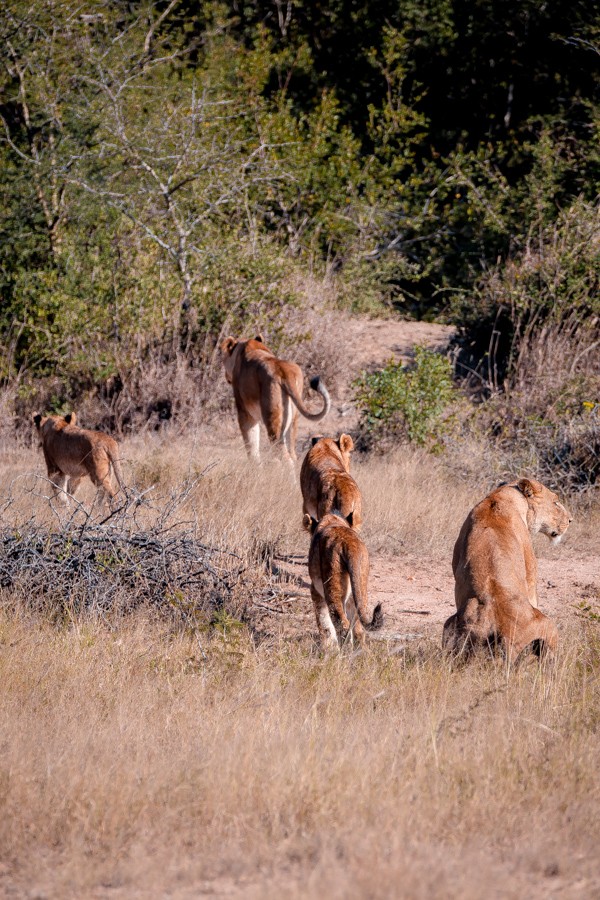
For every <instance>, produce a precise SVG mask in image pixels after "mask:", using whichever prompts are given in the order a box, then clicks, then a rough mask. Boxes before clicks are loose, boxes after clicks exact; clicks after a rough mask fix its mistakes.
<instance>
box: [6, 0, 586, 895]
mask: <svg viewBox="0 0 600 900" xmlns="http://www.w3.org/2000/svg"><path fill="white" fill-rule="evenodd" d="M0 48H1V50H0V61H1V66H0V188H1V191H2V198H1V202H0V343H1V353H0V415H1V419H0V440H1V446H2V450H3V453H2V458H1V460H0V480H1V481H2V484H3V487H2V490H1V491H0V685H1V687H0V731H1V733H2V758H1V760H0V894H2V893H3V892H6V893H7V894H10V893H12V894H14V895H28V896H39V897H42V896H44V897H46V896H47V897H61V898H62V897H68V896H72V897H81V896H98V897H105V896H114V897H121V896H122V897H131V896H155V895H156V894H157V893H159V894H165V895H168V896H173V897H182V898H184V897H192V896H198V894H199V893H206V894H208V895H213V894H223V893H228V892H229V893H232V894H238V895H243V896H256V897H269V896H272V897H280V896H282V895H283V894H286V895H289V896H297V897H306V896H317V895H319V896H322V895H323V894H326V895H327V896H332V897H357V898H358V897H365V896H369V897H382V898H383V897H389V896H407V897H428V898H429V897H440V898H442V897H444V898H445V897H449V896H450V897H452V896H456V897H461V898H464V897H480V896H482V893H486V892H487V893H490V891H491V892H492V893H494V892H495V895H497V896H502V897H509V896H510V897H512V896H514V897H522V896H525V895H526V896H532V897H537V896H539V897H546V896H548V894H549V893H550V892H552V891H555V892H556V893H557V894H558V893H561V892H562V894H564V895H565V896H570V895H572V894H570V893H569V892H574V891H576V890H581V892H582V895H584V894H585V895H592V894H594V892H597V890H598V885H599V884H600V881H599V880H598V879H599V877H600V875H599V868H598V860H597V848H596V843H595V835H594V834H593V829H591V827H590V823H591V822H593V821H595V820H597V818H598V806H599V797H598V785H597V778H595V773H596V772H597V769H598V764H599V762H600V761H599V759H598V742H597V731H598V723H599V721H600V708H599V705H598V692H597V690H596V685H597V680H598V671H599V665H598V648H599V643H598V631H597V629H598V621H599V620H600V600H599V597H600V572H598V571H596V570H594V569H593V566H592V568H591V569H590V567H589V566H588V568H587V569H586V574H585V575H584V574H581V575H579V574H578V575H577V578H573V593H572V596H571V595H569V597H568V600H565V610H566V612H565V617H564V618H563V619H562V620H561V622H560V623H559V625H560V629H561V647H560V652H559V654H558V655H557V658H556V659H555V660H554V661H553V662H552V663H550V664H549V665H544V666H540V665H538V663H537V662H536V661H535V660H529V661H527V660H525V661H524V662H523V664H522V665H519V666H517V667H516V668H515V669H512V668H511V667H509V666H507V663H506V661H505V660H503V659H502V658H501V657H498V658H496V659H494V660H491V659H476V660H474V661H473V662H472V664H470V665H469V666H467V667H460V666H456V665H455V664H453V662H452V661H451V660H449V659H448V658H447V657H446V656H445V655H444V654H443V653H442V651H441V649H440V636H441V627H440V626H439V623H436V624H435V627H433V626H432V627H430V628H429V629H428V628H427V627H426V625H427V619H426V618H425V619H423V620H421V619H420V618H417V619H412V620H411V622H415V621H417V622H418V623H419V624H418V625H416V626H414V627H415V628H417V629H418V630H419V634H417V635H411V634H408V635H407V634H405V633H404V632H403V633H402V634H401V635H400V636H399V637H398V636H396V637H395V638H394V639H391V638H389V635H388V637H386V638H385V639H384V640H381V641H375V640H373V642H372V643H370V644H369V646H368V648H367V650H366V651H365V652H362V653H356V654H353V653H349V652H346V650H344V652H342V653H341V654H340V655H339V656H336V657H335V658H324V657H323V656H322V655H320V654H319V652H318V648H317V646H316V643H315V636H316V628H315V624H314V616H313V614H312V610H311V608H310V600H309V599H308V594H307V593H306V591H305V587H306V586H305V585H304V587H303V585H302V579H301V577H300V576H297V575H296V576H294V575H293V574H290V572H291V569H290V565H289V561H290V560H293V559H296V560H298V559H304V558H305V555H306V547H307V538H306V535H305V533H304V532H302V530H301V527H300V519H301V516H300V509H301V500H300V496H299V493H298V492H297V490H296V488H295V486H293V485H292V484H291V482H290V479H289V473H288V472H287V470H284V468H283V467H280V466H279V467H278V466H277V465H276V463H274V462H273V461H272V460H271V461H269V460H267V462H266V463H265V465H264V466H263V467H262V468H261V469H260V470H258V469H256V468H255V467H253V466H250V465H249V464H248V463H247V462H246V461H245V459H244V458H243V450H242V446H241V440H240V439H239V435H238V434H237V431H236V426H235V422H234V420H233V415H232V412H231V390H230V388H229V386H228V385H227V384H226V383H225V380H224V378H223V376H222V372H221V366H220V363H219V359H218V352H217V346H218V342H219V339H220V338H221V337H222V336H224V335H226V334H228V333H233V334H236V335H238V334H239V335H242V334H243V335H245V336H250V335H251V334H254V333H256V331H258V330H260V331H263V332H264V333H265V334H266V335H267V337H268V342H269V345H270V346H271V347H272V348H273V349H274V350H275V351H277V352H281V353H282V354H288V355H289V356H290V357H293V358H294V359H296V360H297V361H298V362H299V363H301V365H302V367H303V369H304V370H305V371H306V372H307V374H313V373H316V372H319V373H320V374H322V375H323V377H324V380H325V381H326V383H327V385H328V387H329V388H330V390H331V392H332V395H333V396H334V400H339V398H343V404H348V406H349V407H350V408H351V409H352V414H353V415H354V419H352V421H353V422H356V423H358V424H357V427H356V428H355V429H352V430H353V436H354V437H355V439H356V442H357V444H358V445H359V447H360V450H361V451H364V452H357V453H355V454H354V459H353V464H352V465H353V472H354V473H355V475H356V477H357V480H358V482H359V484H360V487H361V490H362V492H363V494H364V498H365V501H366V517H365V526H364V530H363V537H364V540H365V542H366V544H367V546H368V548H369V551H370V553H371V554H372V557H373V558H376V557H379V558H384V559H386V560H392V561H397V560H398V559H399V558H402V559H404V558H406V559H408V560H412V561H413V562H414V569H415V571H417V569H418V567H419V566H420V567H421V570H422V569H423V567H425V571H426V573H427V574H428V575H429V574H431V577H432V578H433V574H434V570H436V567H437V570H436V571H438V570H442V571H443V573H444V574H443V575H442V576H441V578H442V583H443V584H444V585H446V587H447V588H448V592H449V593H448V597H449V599H450V600H451V574H450V563H449V560H450V557H451V551H452V545H453V542H454V539H455V538H456V535H457V533H458V530H459V528H460V525H461V522H462V521H463V520H464V517H465V515H466V513H467V511H468V510H469V508H470V507H471V506H472V505H473V504H474V503H475V502H476V501H477V500H478V499H481V497H482V496H483V495H484V493H485V492H486V491H487V490H488V489H489V488H491V487H492V485H493V484H495V483H497V481H498V480H499V479H500V478H505V477H512V476H513V475H515V474H517V473H518V474H524V475H525V474H527V475H533V476H537V477H539V478H541V479H542V480H543V481H545V482H546V483H547V484H548V485H549V486H551V487H555V488H558V489H559V490H560V491H561V495H562V496H563V497H564V498H565V499H566V501H567V502H568V504H569V506H570V507H572V509H573V510H574V512H575V521H574V523H573V525H572V527H571V530H570V531H569V536H568V538H567V547H566V548H563V550H561V551H557V552H566V553H567V554H569V553H572V552H573V551H572V548H571V546H569V545H568V541H570V540H572V541H573V545H576V547H577V552H578V553H579V554H580V557H577V559H580V558H581V559H582V560H584V559H585V560H586V561H589V558H590V557H593V556H594V554H597V533H598V519H599V516H600V510H599V507H598V504H597V502H596V491H597V486H596V484H597V479H598V477H599V476H600V419H599V416H600V412H599V410H600V375H599V372H600V300H599V299H598V298H599V296H600V294H599V290H598V289H599V287H600V283H599V282H600V207H599V205H598V193H599V186H600V156H599V151H598V147H599V137H600V98H599V97H598V83H599V81H598V75H599V71H598V70H599V62H600V20H599V18H598V12H597V9H596V4H595V3H593V2H591V0H573V2H571V3H568V4H567V3H564V2H559V0H549V2H546V3H544V4H541V3H538V2H534V0H523V2H521V3H518V4H514V3H507V2H503V0H502V2H499V0H478V2H476V3H473V2H466V0H399V2H394V3H392V2H389V0H383V2H374V0H366V2H364V3H362V4H357V3H350V2H344V0H332V2H330V3H327V4H323V3H319V2H316V3H315V2H310V0H248V2H245V0H240V2H237V0H235V2H232V3H229V4H227V3H222V2H216V0H206V2H202V3H191V2H189V0H160V2H147V3H140V2H128V3H124V2H121V0H85V2H83V3H75V2H71V0H7V2H6V3H4V4H3V5H2V8H1V10H0ZM355 315H360V316H363V317H366V316H369V317H385V318H387V319H389V318H396V319H397V318H399V317H406V318H409V317H412V318H414V319H426V320H429V321H437V322H442V323H445V324H450V325H453V326H454V327H455V338H454V339H453V342H452V344H451V346H450V347H448V348H447V349H446V350H445V351H444V352H443V353H439V352H433V351H432V350H431V349H427V348H425V347H416V348H415V349H414V353H413V358H412V360H411V362H410V363H408V364H405V365H403V364H401V363H400V362H399V361H398V359H393V360H389V362H387V363H383V364H382V365H381V367H380V368H379V369H377V370H374V369H372V368H371V369H369V370H368V371H362V372H361V371H359V370H357V369H356V367H355V366H353V365H351V345H350V344H349V343H348V338H347V334H346V332H345V324H347V322H348V317H349V316H355ZM72 408H76V410H77V412H78V414H79V420H80V422H81V423H82V424H84V425H86V426H88V427H99V428H103V429H106V430H107V431H111V432H113V433H114V434H115V435H117V436H118V437H119V439H120V440H121V446H122V451H123V462H124V467H125V472H126V480H127V482H128V485H129V487H130V490H129V493H128V496H127V498H124V499H123V498H122V503H121V505H120V506H119V508H118V509H117V510H116V512H115V511H112V512H108V511H104V510H99V509H98V507H97V505H95V503H94V500H93V491H92V489H91V485H89V484H88V485H87V486H86V487H85V488H84V489H82V494H81V496H80V497H79V499H78V501H77V502H72V503H71V505H70V506H69V508H68V511H66V512H63V511H60V510H59V509H57V507H56V505H54V504H53V503H52V502H51V500H50V493H51V492H50V490H49V484H48V482H47V479H45V478H44V477H43V475H42V474H41V472H42V471H43V461H42V457H41V454H40V452H39V448H38V447H37V445H35V446H34V442H33V439H32V428H31V413H32V412H37V411H44V412H66V411H68V410H71V409H72ZM224 411H226V412H227V416H226V417H224V416H223V413H224ZM230 418H231V429H230V430H229V431H227V428H228V423H229V421H230ZM339 421H340V422H341V423H342V425H341V427H342V426H343V427H346V425H345V422H346V420H345V419H343V418H340V420H339ZM326 424H327V423H324V426H325V425H326ZM234 436H235V437H234ZM547 552H549V551H547ZM552 552H555V551H552ZM567 558H568V559H571V557H569V556H568V557H567ZM446 570H447V572H446ZM411 577H412V576H411ZM436 577H437V576H436ZM443 579H446V580H445V581H444V580H443ZM436 584H437V582H436ZM394 589H395V585H394ZM445 589H446V588H444V590H445ZM550 589H551V588H550V581H547V583H545V585H544V586H543V588H542V591H541V595H542V603H543V601H544V599H545V597H546V596H547V594H548V591H549V590H550ZM303 590H304V593H303ZM435 590H438V591H440V592H441V591H442V588H441V587H438V588H435ZM415 593H416V589H415ZM389 596H391V597H392V598H393V594H390V595H389ZM421 612H423V611H421ZM421 626H422V627H421ZM411 627H412V626H411ZM413 638H414V640H413Z"/></svg>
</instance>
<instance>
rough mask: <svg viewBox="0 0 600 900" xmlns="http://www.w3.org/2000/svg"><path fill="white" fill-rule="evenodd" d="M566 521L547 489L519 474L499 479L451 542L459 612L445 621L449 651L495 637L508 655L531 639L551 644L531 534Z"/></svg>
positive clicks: (553, 534)
mask: <svg viewBox="0 0 600 900" xmlns="http://www.w3.org/2000/svg"><path fill="white" fill-rule="evenodd" d="M571 521H572V519H571V515H570V513H569V512H568V510H567V509H565V507H564V506H563V505H562V503H560V502H559V500H558V497H557V496H556V494H554V493H553V492H552V491H550V490H548V488H546V487H544V485H543V484H540V482H539V481H533V480H530V479H527V478H522V479H521V480H520V481H517V482H515V483H513V484H502V485H500V487H498V488H496V489H495V490H494V491H492V492H491V494H489V495H488V496H487V497H486V498H485V500H482V501H481V503H479V504H478V505H477V506H476V507H475V508H474V509H472V510H471V512H470V513H469V515H468V516H467V519H466V521H465V523H464V525H463V526H462V529H461V531H460V534H459V536H458V540H457V541H456V545H455V547H454V556H453V559H452V569H453V572H454V578H455V599H456V609H457V612H456V613H455V614H454V615H453V616H450V618H449V619H448V620H447V622H446V624H445V625H444V634H443V641H442V642H443V645H444V646H445V647H447V648H449V649H452V650H454V651H463V650H465V651H469V650H470V649H472V648H474V647H476V646H486V645H487V646H490V647H492V646H494V645H495V644H496V643H500V644H501V645H502V646H503V647H504V650H505V652H506V654H507V657H508V658H509V659H515V658H516V657H517V656H518V655H519V653H521V651H522V650H524V649H525V647H527V646H528V645H529V644H534V649H535V650H536V652H538V653H541V652H542V651H545V650H553V649H554V648H555V646H556V643H557V640H558V632H557V630H556V626H555V625H554V623H553V622H552V621H551V620H550V619H549V618H548V617H547V616H545V615H543V613H541V612H540V611H539V609H537V605H538V604H537V594H536V579H537V560H536V558H535V554H534V552H533V545H532V542H531V535H532V534H535V533H536V532H538V531H541V532H542V533H543V534H546V535H548V537H550V538H552V540H553V541H559V540H560V538H561V535H563V534H564V533H565V531H566V530H567V528H568V527H569V524H570V522H571Z"/></svg>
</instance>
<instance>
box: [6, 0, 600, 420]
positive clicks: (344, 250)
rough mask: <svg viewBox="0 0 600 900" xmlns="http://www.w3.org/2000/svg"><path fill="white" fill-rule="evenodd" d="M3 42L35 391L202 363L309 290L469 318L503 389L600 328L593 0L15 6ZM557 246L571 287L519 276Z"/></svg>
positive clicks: (13, 370)
mask: <svg viewBox="0 0 600 900" xmlns="http://www.w3.org/2000/svg"><path fill="white" fill-rule="evenodd" d="M0 46H2V48H3V50H2V67H1V69H0V116H1V121H0V171H1V172H2V176H1V188H2V203H1V205H0V298H1V304H2V305H1V311H0V336H1V338H2V341H3V343H4V346H5V352H4V354H3V356H2V358H1V359H0V378H1V379H3V380H4V382H5V383H7V382H11V383H17V384H18V387H19V395H20V397H21V398H22V399H23V398H25V400H26V398H27V397H28V396H29V395H30V393H31V391H32V385H34V384H36V383H38V382H39V380H40V379H43V378H46V379H48V378H51V379H53V384H54V387H53V391H54V394H53V398H54V399H53V401H52V402H53V403H54V404H55V405H56V406H57V407H58V406H60V404H61V403H63V402H66V401H68V400H69V399H70V398H72V397H73V396H74V395H75V394H76V393H77V392H78V391H80V390H81V389H83V388H85V387H86V386H89V385H92V384H94V385H103V386H105V389H106V390H107V391H110V390H116V389H117V387H115V385H117V386H119V385H122V384H123V383H124V382H125V381H126V380H127V378H128V376H129V374H130V373H131V372H133V371H135V370H136V366H137V367H139V365H140V361H141V360H144V359H145V358H147V357H148V356H149V355H150V356H152V357H153V358H156V357H158V358H159V359H161V360H164V361H166V362H168V361H169V360H175V359H180V358H181V357H182V356H183V358H185V359H186V360H187V361H188V362H189V364H190V365H194V364H198V363H201V362H203V361H206V359H208V358H209V357H210V354H211V353H212V350H213V347H214V343H215V340H216V338H217V336H218V334H219V332H220V331H221V330H222V329H224V328H235V327H236V325H239V323H241V322H243V323H244V324H245V325H246V324H247V323H248V321H249V320H252V321H253V322H256V323H260V322H261V321H264V320H265V319H267V318H269V317H272V313H273V311H277V310H280V309H282V308H283V307H285V306H286V305H289V304H290V303H292V304H293V303H297V302H298V300H299V297H298V291H297V288H296V287H295V276H296V275H297V274H298V273H307V272H310V273H312V275H313V276H316V277H318V278H319V279H328V280H329V282H330V283H333V284H334V286H335V291H336V292H337V296H338V298H339V302H340V303H343V304H345V305H349V306H351V307H352V308H355V309H377V308H381V305H382V304H387V305H390V304H391V305H392V306H394V307H396V308H398V309H400V310H402V311H405V312H412V313H417V314H419V315H425V316H434V315H439V314H444V315H445V316H447V317H448V316H454V317H455V318H456V319H457V320H459V321H461V322H462V323H463V324H464V325H465V335H464V336H465V345H466V346H467V353H466V356H464V357H463V360H466V361H465V366H467V367H468V369H469V371H471V370H476V371H478V372H479V373H480V376H481V377H483V378H485V379H487V380H488V381H489V380H490V378H492V379H493V378H495V379H496V382H501V381H502V379H503V378H505V377H508V376H509V375H510V373H511V372H512V371H514V363H515V360H516V359H517V358H518V356H519V352H520V350H519V347H520V346H521V344H519V341H521V339H522V338H524V339H526V342H529V343H530V341H531V339H532V328H533V329H534V330H535V323H536V322H538V321H539V320H540V319H539V314H538V310H540V309H541V310H542V318H543V319H544V321H548V318H549V310H550V309H551V307H552V305H553V304H554V302H555V301H556V298H557V297H558V299H559V302H560V303H561V304H565V307H564V308H565V309H567V308H568V310H569V315H571V317H572V316H573V315H574V313H575V311H576V310H579V311H581V313H582V314H583V313H584V312H585V313H586V315H587V314H590V313H593V314H594V315H596V309H595V305H594V303H597V301H593V300H592V298H593V296H594V292H595V287H596V286H597V277H598V270H597V265H596V266H595V267H593V274H588V273H587V270H586V267H587V266H588V264H589V263H590V260H591V259H592V258H593V256H594V252H595V250H597V247H598V220H597V212H596V206H595V204H596V197H597V193H598V184H599V181H600V174H599V173H600V157H599V154H598V136H599V130H600V128H599V125H600V115H599V106H598V97H597V84H598V62H599V60H600V25H599V21H598V16H597V13H596V5H595V4H594V3H593V2H591V0H587V2H585V0H575V2H572V3H570V4H564V3H562V2H560V0H551V2H548V3H544V4H539V3H537V2H534V0H526V2H522V3H520V4H518V6H517V7H515V5H514V4H509V3H507V2H498V0H494V2H492V0H478V2H476V3H472V2H466V0H425V2H420V0H419V2H417V0H401V2H394V3H392V2H389V0H384V2H378V3H375V2H373V0H369V2H365V3H362V4H356V3H349V2H345V0H333V2H330V3H327V4H322V3H313V2H309V0H285V2H284V0H248V2H243V0H235V2H232V3H231V4H226V3H220V2H216V0H207V2H204V3H201V4H196V3H194V4H192V3H190V2H189V0H169V2H166V0H161V2H156V3H138V2H133V3H128V4H123V3H119V2H116V0H86V2H84V3H83V4H81V3H74V2H72V0H8V2H7V3H5V4H4V5H3V7H2V11H1V12H0ZM580 222H583V223H587V225H585V224H584V225H583V226H581V225H580ZM588 226H589V235H588V243H587V251H586V252H587V256H586V252H582V253H580V254H579V256H577V258H575V257H573V256H572V255H570V253H571V251H570V250H569V247H570V246H571V245H572V244H573V242H574V241H576V240H579V237H581V228H582V227H583V228H584V229H585V228H586V227H588ZM573 229H575V230H574V231H573ZM553 234H559V235H561V236H562V237H561V238H560V240H562V241H563V245H564V247H565V248H566V249H565V254H566V256H565V259H567V260H568V261H569V262H568V265H569V266H570V268H569V270H568V275H567V276H566V280H565V279H563V280H561V288H560V290H559V292H558V294H556V293H555V290H554V282H553V281H552V278H553V277H554V276H553V275H552V273H551V272H550V271H549V270H547V267H546V268H544V265H543V264H542V263H540V266H539V267H538V268H537V269H536V267H535V265H530V264H529V263H527V265H525V262H523V261H524V260H529V261H530V260H531V259H532V258H533V257H532V250H531V247H532V243H534V244H535V247H536V248H537V249H535V248H534V252H533V256H535V253H538V251H539V247H542V246H547V245H548V242H551V241H552V239H553V238H552V235H553ZM573 235H574V237H573ZM555 257H556V254H555ZM527 266H529V268H528V269H527V271H528V275H527V279H528V280H527V281H526V282H524V281H521V282H520V286H519V289H518V290H512V287H511V285H512V281H511V279H512V277H513V276H512V275H511V273H518V272H519V271H525V269H526V268H527ZM515 277H516V276H515ZM494 279H495V280H494ZM559 280H560V279H559ZM492 282H493V284H492ZM494 284H495V285H498V284H499V285H500V286H501V289H500V290H499V292H498V291H497V292H496V294H495V295H494V296H495V298H494V297H492V294H493V293H494V290H495V288H493V285H494ZM532 285H534V289H532V290H531V291H530V290H529V288H530V287H531V286H532ZM507 298H509V299H507ZM563 318H564V317H563ZM567 318H568V316H567ZM562 321H563V319H561V322H562ZM465 323H466V324H465ZM561 327H562V326H561ZM496 332H497V333H498V334H499V337H498V339H497V340H496V339H494V340H495V344H494V352H495V359H494V365H493V366H491V365H489V353H488V362H487V363H486V362H485V359H484V365H483V367H482V366H481V360H482V359H483V358H484V357H485V353H486V352H488V351H489V345H490V335H493V334H494V333H496ZM276 340H277V336H276ZM499 348H504V349H503V355H502V358H500V353H499ZM494 367H495V368H494Z"/></svg>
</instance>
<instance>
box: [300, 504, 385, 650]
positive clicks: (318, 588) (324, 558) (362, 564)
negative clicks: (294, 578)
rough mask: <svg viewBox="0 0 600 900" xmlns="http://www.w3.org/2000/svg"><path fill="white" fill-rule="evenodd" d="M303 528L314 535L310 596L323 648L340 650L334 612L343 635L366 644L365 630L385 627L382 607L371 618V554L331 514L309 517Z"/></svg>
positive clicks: (304, 521)
mask: <svg viewBox="0 0 600 900" xmlns="http://www.w3.org/2000/svg"><path fill="white" fill-rule="evenodd" d="M303 524H304V527H305V528H306V530H307V531H310V532H311V533H312V540H311V543H310V550H309V554H308V572H309V575H310V581H311V586H310V593H311V597H312V601H313V606H314V610H315V616H316V618H317V627H318V629H319V635H320V637H321V642H322V644H323V646H324V647H336V648H337V647H338V639H337V635H336V630H335V627H334V625H333V622H332V620H331V610H334V611H335V613H336V614H337V617H338V618H339V620H340V623H341V627H342V635H343V637H344V638H345V637H346V636H347V635H348V634H349V635H350V637H351V639H352V640H353V641H354V640H356V641H358V642H359V643H361V644H362V643H363V642H364V640H365V630H373V629H375V628H380V627H381V626H382V625H383V613H382V610H381V604H380V603H379V604H377V606H376V607H375V609H374V610H373V615H372V616H371V618H369V616H368V614H367V607H368V589H367V588H368V580H369V554H368V552H367V548H366V547H365V545H364V544H363V542H362V541H361V539H360V537H359V536H358V534H357V533H356V531H354V529H353V528H351V527H350V525H349V524H348V522H347V521H346V520H345V519H343V518H342V517H341V516H338V515H333V514H328V515H326V516H324V517H323V518H322V519H321V521H320V522H316V521H315V519H312V518H311V517H310V516H309V515H308V514H307V515H305V516H304V519H303Z"/></svg>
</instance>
